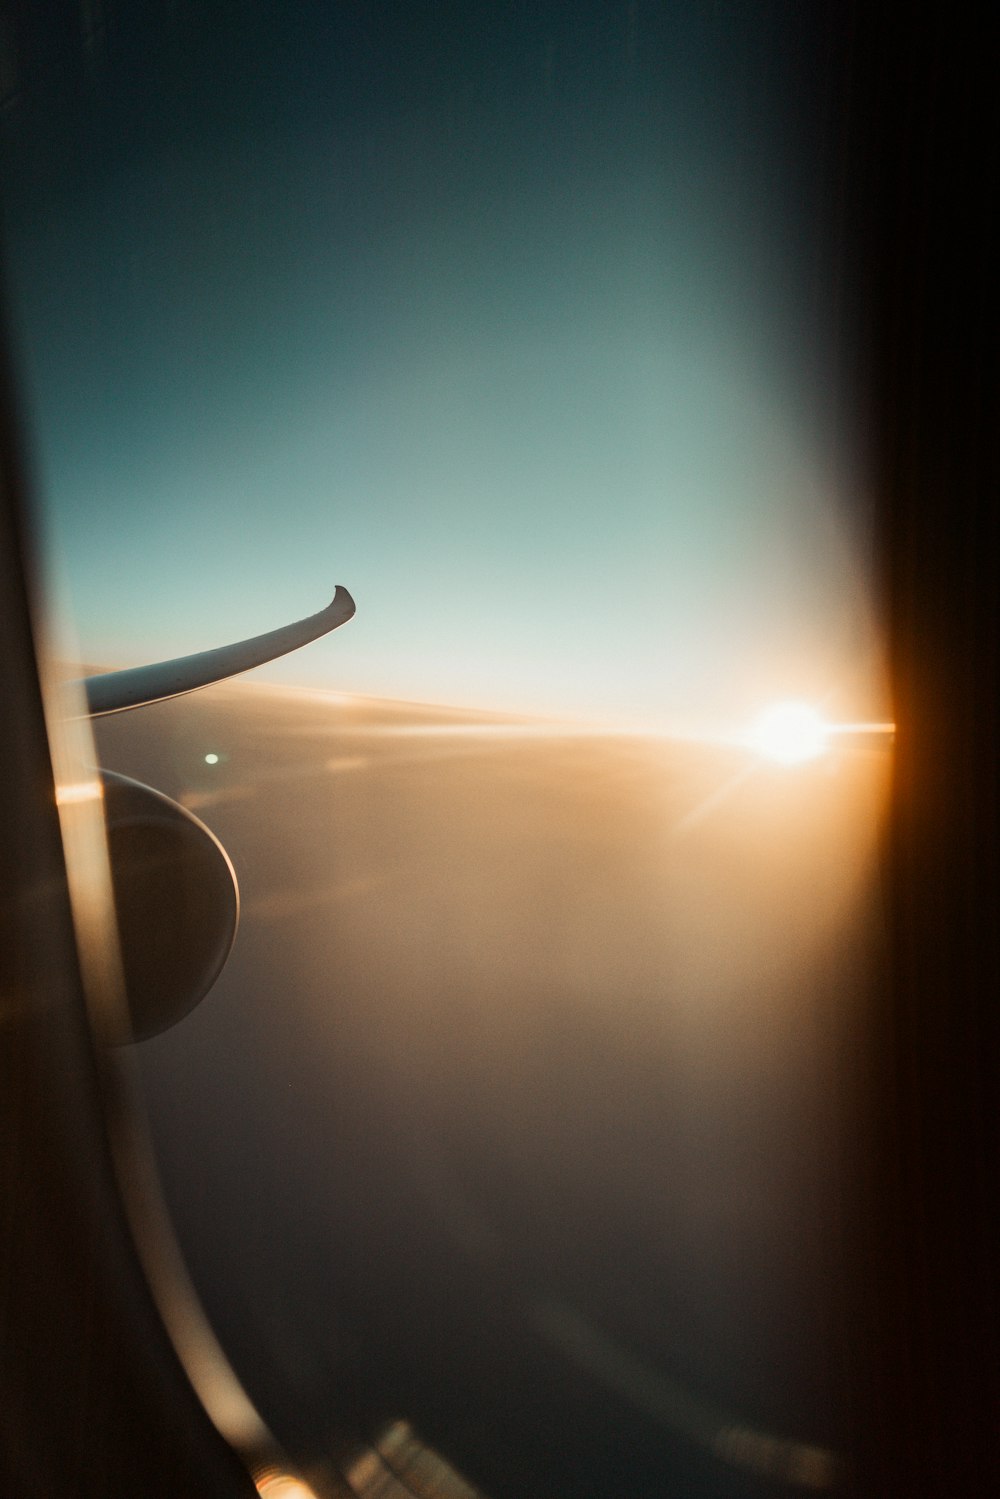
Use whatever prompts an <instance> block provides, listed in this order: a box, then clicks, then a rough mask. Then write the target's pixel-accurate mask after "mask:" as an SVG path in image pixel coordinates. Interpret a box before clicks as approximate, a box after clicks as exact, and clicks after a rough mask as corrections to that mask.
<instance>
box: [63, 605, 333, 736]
mask: <svg viewBox="0 0 1000 1499" xmlns="http://www.w3.org/2000/svg"><path fill="white" fill-rule="evenodd" d="M354 610H355V604H354V600H353V599H352V598H351V595H350V594H349V593H348V591H347V589H346V588H341V587H340V585H339V584H338V586H337V589H336V592H335V593H334V595H333V600H332V602H331V603H329V604H328V605H327V607H326V608H325V609H321V610H320V611H319V613H318V614H310V615H309V616H308V618H306V619H300V620H296V621H295V623H294V624H290V625H282V626H280V628H279V629H277V630H268V631H267V632H266V633H265V634H264V635H254V636H253V637H252V638H251V639H250V640H239V641H237V642H236V643H235V644H233V645H221V646H218V647H217V648H216V649H215V650H211V651H198V652H197V653H196V654H195V655H193V656H178V657H177V658H176V660H173V661H158V662H155V663H154V664H153V665H151V666H133V667H130V668H128V669H127V670H125V671H109V672H103V673H101V674H99V675H97V676H93V677H87V678H86V680H85V681H84V682H83V683H82V684H81V685H82V687H83V690H84V692H85V693H86V697H87V711H88V713H89V714H90V716H91V717H92V718H98V717H100V716H102V715H103V714H106V713H120V712H121V711H122V710H123V709H125V708H140V707H142V706H143V705H144V704H146V703H158V702H160V701H162V699H164V698H168V697H180V696H181V694H182V693H185V692H194V691H195V689H196V688H198V687H207V686H208V685H209V684H210V683H212V682H220V681H222V680H223V679H224V678H225V677H234V676H237V675H238V674H239V673H240V672H244V671H249V670H250V669H251V667H254V666H263V664H264V663H265V662H266V661H273V660H275V659H276V657H278V656H285V655H287V654H288V652H289V651H295V650H298V648H299V646H301V645H308V644H309V642H310V641H311V640H318V639H319V638H320V636H321V635H328V634H329V633H330V631H331V630H335V629H337V627H338V625H342V624H345V623H346V622H347V620H349V619H350V618H351V617H352V615H353V614H354Z"/></svg>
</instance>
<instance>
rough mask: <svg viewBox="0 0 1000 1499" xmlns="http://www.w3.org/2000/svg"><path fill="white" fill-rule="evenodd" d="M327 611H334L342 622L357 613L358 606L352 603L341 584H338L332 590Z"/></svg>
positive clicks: (352, 600)
mask: <svg viewBox="0 0 1000 1499" xmlns="http://www.w3.org/2000/svg"><path fill="white" fill-rule="evenodd" d="M327 608H328V609H331V610H332V609H335V610H336V611H337V614H338V615H339V617H340V619H341V621H342V622H346V621H347V620H349V619H352V618H353V617H354V615H355V614H356V613H357V612H358V606H357V604H356V603H355V602H354V599H353V598H352V597H351V595H350V593H349V592H348V590H347V589H346V588H345V587H344V585H343V583H338V584H337V585H336V587H335V588H334V590H333V598H332V599H331V600H330V603H329V604H328V605H327Z"/></svg>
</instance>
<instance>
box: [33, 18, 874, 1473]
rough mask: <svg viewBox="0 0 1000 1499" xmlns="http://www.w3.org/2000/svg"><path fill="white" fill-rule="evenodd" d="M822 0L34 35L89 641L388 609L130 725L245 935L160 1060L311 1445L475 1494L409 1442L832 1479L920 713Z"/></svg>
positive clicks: (513, 1466)
mask: <svg viewBox="0 0 1000 1499" xmlns="http://www.w3.org/2000/svg"><path fill="white" fill-rule="evenodd" d="M808 9H810V8H806V7H803V8H802V12H801V13H799V12H798V11H797V10H796V9H794V8H789V7H784V6H778V5H775V6H773V7H771V6H767V5H757V4H755V5H749V4H741V3H738V0H733V3H729V4H725V3H722V0H718V3H709V0H704V3H700V4H695V5H686V6H677V7H669V6H663V5H654V4H650V3H645V0H628V3H616V0H581V3H579V4H576V5H574V6H571V7H566V6H563V5H556V4H554V3H553V4H550V3H547V0H539V3H535V4H533V5H531V6H526V5H519V4H518V5H515V4H506V5H498V6H477V5H472V4H462V5H448V4H442V5H433V6H424V5H412V4H401V5H393V4H378V5H375V4H357V5H337V6H333V5H328V4H318V3H315V4H314V3H304V4H298V5H296V6H294V7H284V6H279V5H271V4H266V3H255V4H251V5H246V4H241V5H235V4H227V3H224V0H213V3H211V4H199V5H190V4H186V3H183V0H182V3H180V4H166V3H164V4H161V5H158V4H149V5H146V6H144V7H138V8H136V7H119V6H117V5H115V4H113V3H107V4H98V5H90V6H87V7H83V8H82V9H81V8H79V7H76V6H69V5H66V6H63V7H61V8H60V15H61V20H62V24H61V25H60V26H58V27H51V26H48V25H45V26H43V25H42V23H41V21H33V20H31V19H29V18H26V17H25V16H19V17H17V18H15V20H14V21H12V22H11V23H10V25H9V28H8V29H9V32H10V35H9V37H8V38H7V43H8V45H7V55H6V61H5V72H4V89H5V101H6V102H5V115H4V122H3V130H4V135H5V166H4V183H3V185H4V194H5V200H6V217H5V222H4V239H5V255H6V261H7V273H8V282H9V291H10V299H11V304H12V316H13V323H14V330H15V335H16V342H17V350H18V354H19V356H20V363H21V374H22V381H23V386H24V394H25V400H26V405H27V409H28V415H29V417H30V424H31V434H32V440H33V453H34V460H35V469H36V474H37V480H38V487H39V490H40V493H41V496H42V499H43V503H44V510H45V523H46V528H47V534H48V536H49V539H50V546H51V552H52V556H53V559H54V561H53V571H54V572H57V573H58V574H59V576H60V577H62V578H64V579H65V582H64V583H63V584H61V585H60V587H59V588H57V589H56V590H55V591H54V595H53V597H54V598H55V599H56V602H55V603H54V604H53V620H52V629H53V632H54V637H55V639H56V642H57V647H58V649H59V651H60V652H61V654H62V655H63V656H64V657H65V658H66V660H67V663H69V661H70V660H71V659H72V661H73V663H74V666H76V665H79V664H82V665H83V666H85V667H88V668H90V667H100V668H116V667H121V666H132V665H135V664H137V663H141V662H145V661H152V660H156V659H161V658H167V657H174V656H178V655H184V654H186V653H189V652H194V651H200V650H202V649H205V648H208V647H215V646H218V645H221V644H223V643H224V642H228V641H231V640H238V639H242V638H244V637H249V636H252V635H255V634H257V633H259V632H261V631H267V630H270V629H272V628H274V627H277V626H279V625H283V624H285V623H287V622H288V621H290V620H296V619H299V618H301V617H303V616H305V615H308V614H310V613H311V612H313V611H315V610H318V609H320V608H321V607H322V606H323V605H324V604H325V603H326V602H327V601H328V600H329V598H330V597H331V596H332V593H333V587H334V584H336V583H340V584H344V585H346V586H347V587H348V588H349V589H350V591H351V593H352V594H353V596H354V598H355V599H356V600H357V604H358V612H357V617H356V618H355V619H353V620H352V621H351V622H350V623H349V624H348V625H347V626H346V627H345V628H344V629H342V630H337V631H336V632H335V633H333V634H331V635H330V636H329V637H327V638H324V639H322V640H319V641H317V642H316V643H314V644H312V645H309V646H307V647H306V648H305V649H304V651H303V652H302V653H297V654H295V655H291V656H288V657H286V658H284V659H283V660H282V661H281V662H278V663H274V664H273V665H271V666H270V667H268V668H267V669H266V670H265V671H264V672H263V673H262V674H261V675H260V676H254V677H251V678H247V679H245V680H244V681H243V682H241V683H239V684H236V685H233V684H230V685H228V686H218V687H210V688H208V689H207V690H206V691H205V692H203V693H199V694H198V695H196V696H190V697H183V698H179V699H177V700H176V701H173V702H169V703H163V704H159V705H156V706H152V707H146V708H142V709H139V710H137V711H135V712H130V713H127V714H119V715H116V716H113V717H110V718H108V719H105V720H102V721H100V722H99V723H98V725H97V730H96V738H97V750H98V754H99V758H100V762H101V764H102V765H104V766H107V767H108V768H110V769H112V770H114V771H117V772H121V773H123V774H125V775H128V776H131V777H135V778H137V779H139V780H140V781H143V782H146V783H149V784H150V785H152V786H154V787H156V788H158V789H159V790H161V791H162V792H164V793H165V794H166V795H168V796H170V797H171V798H174V799H175V800H176V801H177V802H179V803H180V805H181V806H182V807H184V808H185V809H186V810H187V811H189V812H191V813H193V814H195V815H196V816H197V817H198V818H200V819H201V820H202V821H204V822H205V823H206V824H207V825H208V826H209V827H210V828H211V830H212V832H213V833H214V834H215V835H217V837H218V838H219V839H220V840H221V842H222V844H223V845H224V846H225V848H226V850H227V851H228V854H229V856H230V857H231V859H232V861H233V864H234V866H235V868H236V872H237V876H238V879H239V882H240V887H241V897H242V917H241V926H240V931H239V935H238V937H237V941H236V946H235V948H234V950H233V953H232V956H231V957H230V959H229V962H228V964H227V965H226V967H225V968H224V969H223V971H222V974H221V977H220V978H219V979H218V981H217V982H216V984H215V986H214V988H213V989H212V990H211V992H210V994H209V995H208V997H207V998H206V999H204V1001H203V1002H202V1003H201V1004H200V1005H198V1007H197V1008H196V1009H195V1010H194V1011H193V1012H192V1013H191V1014H189V1015H188V1016H187V1017H186V1018H185V1019H183V1020H181V1021H180V1022H179V1023H178V1024H177V1025H175V1026H174V1027H173V1028H172V1029H169V1030H167V1031H165V1032H164V1033H163V1034H162V1035H160V1036H157V1037H154V1038H153V1039H151V1040H147V1041H144V1042H142V1043H141V1044H140V1045H139V1046H138V1048H137V1054H138V1056H139V1066H140V1068H141V1071H142V1074H143V1078H144V1083H145V1090H146V1098H147V1103H148V1109H149V1114H150V1122H151V1126H152V1131H153V1137H154V1143H155V1146H156V1150H157V1154H158V1158H159V1163H160V1169H161V1171H162V1175H163V1181H164V1188H165V1191H166V1195H167V1198H168V1201H169V1203H170V1206H171V1210H172V1213H173V1217H174V1222H175V1225H176V1229H177V1233H178V1236H179V1239H180V1241H181V1244H182V1247H183V1249H184V1251H185V1254H186V1256H187V1259H188V1262H189V1265H190V1268H191V1271H192V1274H193V1277H194V1279H195V1281H196V1284H197V1287H198V1290H199V1293H200V1295H201V1296H202V1298H203V1300H204V1303H205V1306H206V1309H207V1311H208V1313H209V1316H210V1318H211V1319H212V1321H213V1323H214V1325H215V1327H216V1329H217V1330H218V1332H219V1333H220V1336H221V1337H222V1340H223V1342H224V1344H225V1347H226V1349H227V1352H228V1353H229V1355H230V1357H231V1358H232V1360H233V1363H234V1366H235V1368H236V1370H237V1372H238V1373H239V1375H240V1377H241V1379H242V1380H243V1381H244V1383H245V1384H246V1386H247V1389H248V1390H249V1392H250V1394H251V1395H252V1397H253V1398H254V1400H255V1401H256V1402H257V1404H258V1406H259V1407H260V1409H261V1411H262V1413H263V1415H264V1417H265V1419H266V1420H267V1421H268V1422H269V1423H270V1424H271V1425H272V1426H273V1428H274V1429H275V1431H276V1432H277V1434H278V1435H279V1437H280V1438H281V1439H282V1441H284V1442H285V1443H286V1444H287V1445H288V1446H289V1447H290V1449H291V1450H292V1451H293V1452H295V1453H296V1454H297V1455H298V1456H299V1457H300V1458H301V1459H302V1461H303V1462H304V1463H305V1464H306V1467H307V1469H308V1470H309V1471H311V1472H314V1473H315V1474H317V1475H319V1477H317V1478H316V1482H317V1484H319V1485H320V1487H322V1483H323V1482H327V1483H329V1482H332V1480H330V1479H329V1476H327V1478H326V1479H324V1478H323V1476H322V1475H323V1473H326V1474H327V1475H329V1473H331V1472H332V1471H333V1470H334V1468H337V1467H338V1465H339V1468H340V1470H341V1471H343V1472H344V1473H345V1474H346V1476H347V1479H348V1481H349V1482H350V1483H352V1484H353V1485H354V1488H355V1490H356V1491H358V1492H375V1491H376V1489H377V1485H378V1484H379V1483H381V1482H383V1481H384V1477H385V1473H387V1472H396V1473H397V1474H399V1473H401V1472H403V1471H404V1470H405V1472H406V1473H407V1474H409V1476H410V1477H409V1479H408V1481H410V1480H412V1481H413V1482H414V1483H416V1482H417V1481H418V1470H419V1473H422V1474H423V1477H422V1478H420V1480H419V1481H421V1482H423V1483H424V1484H425V1489H426V1491H428V1492H430V1491H434V1490H432V1489H431V1488H428V1487H427V1486H428V1485H432V1484H437V1485H438V1486H439V1490H438V1491H440V1492H442V1493H448V1492H455V1493H458V1492H465V1491H466V1490H464V1489H462V1487H461V1483H460V1480H459V1479H458V1478H457V1477H456V1476H454V1474H452V1475H451V1476H450V1477H449V1476H448V1472H446V1470H445V1468H444V1467H439V1468H434V1467H433V1460H432V1457H431V1455H430V1453H429V1452H428V1450H427V1449H428V1448H433V1449H436V1450H437V1451H438V1452H439V1453H440V1454H441V1456H442V1459H443V1460H444V1461H446V1462H447V1463H448V1464H449V1465H450V1466H451V1467H452V1468H454V1470H455V1473H462V1474H464V1475H465V1478H466V1479H467V1481H468V1483H469V1484H471V1485H473V1486H475V1487H476V1488H477V1489H480V1490H482V1492H484V1493H488V1494H490V1495H493V1496H495V1499H501V1496H504V1495H511V1496H514V1495H517V1496H521V1499H523V1496H530V1495H537V1496H539V1499H542V1496H546V1499H551V1496H555V1495H566V1496H567V1499H569V1496H574V1499H579V1496H583V1495H588V1494H593V1495H595V1496H598V1495H600V1496H604V1495H607V1494H609V1493H612V1492H633V1493H641V1492H654V1491H655V1492H665V1491H666V1490H667V1489H668V1488H670V1486H671V1485H676V1486H678V1492H685V1493H693V1494H705V1495H708V1494H712V1495H717V1494H733V1495H738V1494H739V1495H742V1494H748V1495H756V1494H769V1493H772V1492H774V1493H783V1492H786V1491H801V1490H803V1489H805V1490H810V1489H811V1490H819V1491H823V1490H833V1489H835V1488H836V1487H837V1483H838V1475H839V1471H840V1469H839V1461H840V1460H839V1451H840V1447H841V1445H842V1436H843V1434H842V1431H841V1430H840V1427H839V1425H838V1421H839V1416H838V1410H839V1404H838V1402H839V1401H840V1399H841V1395H842V1392H841V1391H840V1390H839V1389H838V1387H837V1384H836V1379H835V1376H834V1374H833V1373H832V1372H831V1371H832V1370H833V1369H835V1368H836V1367H837V1363H838V1358H839V1357H840V1355H839V1354H838V1348H839V1344H838V1342H837V1337H838V1332H837V1326H838V1319H839V1316H840V1310H839V1309H840V1307H841V1301H840V1299H839V1298H840V1297H841V1294H842V1293H841V1289H840V1279H841V1277H842V1273H843V1272H842V1266H841V1263H840V1260H839V1254H840V1252H841V1251H840V1249H839V1247H838V1246H839V1245H840V1243H841V1235H842V1225H841V1220H840V1217H839V1216H838V1214H839V1211H840V1209H839V1207H838V1204H840V1203H841V1202H842V1195H843V1191H844V1183H843V1179H842V1173H843V1169H844V1168H843V1159H844V1155H845V1143H844V1142H845V1132H846V1131H847V1129H848V1119H847V1111H848V1109H849V1106H850V1099H851V1082H850V1077H849V1069H848V1066H847V1062H846V1060H845V1058H846V1053H847V1045H846V1039H845V1038H846V1037H847V1036H848V1034H849V1032H850V1027H851V1025H852V1022H853V1019H854V1017H855V1016H856V1014H857V1011H858V1006H859V1004H860V996H861V995H862V993H863V990H864V985H865V982H866V964H867V949H868V946H869V940H870V938H869V928H870V927H871V925H872V921H871V916H872V899H871V890H870V885H871V877H872V871H871V852H872V845H873V838H874V830H875V826H876V822H877V816H878V808H879V801H880V795H881V787H882V782H883V779H884V775H885V767H886V757H887V746H888V741H889V738H890V736H891V725H890V724H889V723H887V722H886V719H887V716H888V715H887V713H886V709H885V702H884V698H883V696H882V692H883V689H882V684H881V681H880V675H879V665H878V638H877V631H876V623H875V619H874V613H873V606H872V597H871V577H870V563H869V558H868V537H867V530H868V517H867V513H866V509H865V462H864V460H865V454H864V450H863V447H862V444H861V440H860V438H859V436H858V423H857V416H856V412H855V409H854V406H853V392H852V390H851V388H850V379H849V369H848V366H847V358H846V354H845V353H844V338H843V324H844V321H845V307H844V305H843V301H842V298H841V297H840V293H839V290H838V288H839V286H840V279H841V272H842V267H841V266H840V265H839V263H838V248H837V246H838V241H837V228H838V224H837V212H836V204H837V184H838V170H839V169H838V161H837V149H836V148H837V121H838V119H839V111H840V110H841V108H842V98H841V91H842V88H843V77H842V71H843V68H842V63H843V59H842V56H841V51H840V44H839V40H838V38H837V36H836V35H835V31H836V28H835V27H834V26H831V27H829V28H828V31H827V32H824V31H823V29H822V27H821V26H820V24H819V21H818V20H817V19H816V15H815V14H810V15H808V16H807V15H806V13H805V12H806V11H807V10H808ZM71 620H72V628H71V626H70V621H71ZM178 940H182V939H178ZM355 1439H357V1440H361V1439H363V1440H365V1441H366V1442H368V1443H370V1444H372V1445H370V1446H369V1448H367V1449H366V1451H365V1452H364V1453H363V1455H362V1457H357V1456H356V1455H355V1456H353V1457H352V1456H351V1453H352V1452H355V1449H354V1448H352V1447H351V1442H352V1441H353V1440H355ZM423 1444H426V1446H424V1445H423ZM366 1463H367V1464H369V1467H368V1468H366V1467H365V1464H366ZM422 1464H423V1465H427V1464H430V1465H431V1466H430V1467H426V1466H425V1467H422V1466H421V1465H422ZM448 1471H450V1469H449V1470H448ZM429 1473H430V1474H432V1475H436V1476H431V1477H428V1474H429ZM464 1481H465V1480H462V1482H464ZM262 1483H263V1480H262ZM449 1484H451V1485H452V1487H451V1488H449V1487H448V1485H449ZM366 1485H367V1488H366ZM261 1491H262V1492H265V1491H266V1484H264V1487H263V1488H262V1490H261ZM377 1491H378V1492H381V1491H382V1490H381V1489H378V1490H377ZM415 1491H416V1490H415ZM421 1491H423V1490H421Z"/></svg>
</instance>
